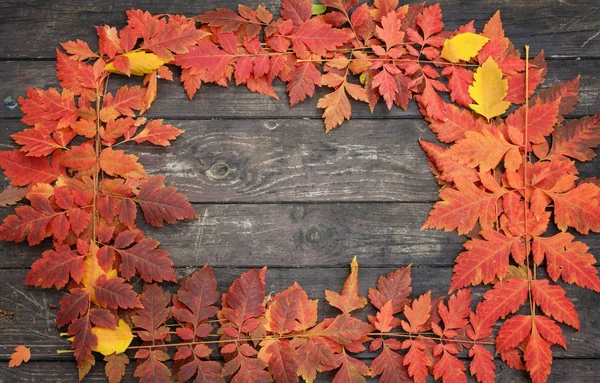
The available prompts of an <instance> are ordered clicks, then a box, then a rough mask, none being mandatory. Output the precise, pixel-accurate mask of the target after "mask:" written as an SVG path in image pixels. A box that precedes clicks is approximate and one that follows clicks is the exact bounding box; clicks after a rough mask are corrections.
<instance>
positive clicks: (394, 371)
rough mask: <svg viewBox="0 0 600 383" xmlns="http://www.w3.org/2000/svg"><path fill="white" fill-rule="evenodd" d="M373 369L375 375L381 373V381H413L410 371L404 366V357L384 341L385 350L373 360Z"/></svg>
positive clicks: (409, 382)
mask: <svg viewBox="0 0 600 383" xmlns="http://www.w3.org/2000/svg"><path fill="white" fill-rule="evenodd" d="M371 371H372V372H373V375H374V376H378V375H381V376H380V378H379V381H380V382H381V383H412V381H413V380H412V379H411V378H410V376H409V375H408V371H407V369H406V367H405V366H404V357H403V356H402V355H400V354H398V353H396V352H394V351H392V350H391V349H390V347H388V346H387V344H386V343H385V342H383V350H382V351H381V354H379V355H378V356H377V357H376V358H375V359H373V361H372V362H371Z"/></svg>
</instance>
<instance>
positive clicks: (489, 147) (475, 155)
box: [446, 127, 516, 172]
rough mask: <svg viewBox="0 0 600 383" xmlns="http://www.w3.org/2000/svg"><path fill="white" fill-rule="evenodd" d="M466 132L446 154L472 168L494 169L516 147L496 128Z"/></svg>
mask: <svg viewBox="0 0 600 383" xmlns="http://www.w3.org/2000/svg"><path fill="white" fill-rule="evenodd" d="M464 134H465V138H463V139H460V140H458V142H456V144H454V145H453V146H451V147H450V149H448V151H447V152H446V156H448V157H449V158H451V159H453V160H455V161H456V162H458V163H459V164H463V165H467V166H469V167H471V168H474V167H476V166H479V170H481V171H482V172H485V171H488V170H491V169H494V168H495V167H496V166H498V164H499V163H500V161H501V160H502V157H504V155H505V154H506V153H507V152H508V151H509V150H511V149H516V146H514V145H512V144H510V143H509V142H507V141H506V139H504V137H503V135H502V133H501V132H500V131H499V130H498V129H495V128H491V127H490V128H483V129H482V131H481V133H479V132H476V131H467V132H465V133H464Z"/></svg>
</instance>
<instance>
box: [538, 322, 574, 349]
mask: <svg viewBox="0 0 600 383" xmlns="http://www.w3.org/2000/svg"><path fill="white" fill-rule="evenodd" d="M533 321H534V323H535V327H536V329H537V330H538V331H539V332H540V335H542V337H544V339H546V340H547V341H548V342H550V343H551V344H558V345H559V346H562V347H563V348H564V349H566V348H567V343H566V342H565V337H564V336H563V334H562V330H561V328H560V327H559V326H558V325H557V324H556V322H554V321H553V320H552V319H549V318H546V317H544V316H541V315H536V316H535V317H534V318H533Z"/></svg>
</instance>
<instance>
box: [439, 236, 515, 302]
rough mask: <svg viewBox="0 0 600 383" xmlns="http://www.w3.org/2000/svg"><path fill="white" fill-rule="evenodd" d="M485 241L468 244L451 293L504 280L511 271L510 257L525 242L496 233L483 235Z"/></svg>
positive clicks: (462, 255) (454, 274)
mask: <svg viewBox="0 0 600 383" xmlns="http://www.w3.org/2000/svg"><path fill="white" fill-rule="evenodd" d="M480 234H481V236H482V237H483V239H472V240H470V241H468V242H467V243H465V245H464V246H465V248H466V249H467V251H464V252H462V253H460V255H459V256H458V258H456V265H455V266H454V268H453V270H452V271H453V274H452V283H451V285H450V291H455V290H458V289H460V288H462V287H466V286H469V285H473V286H476V285H478V284H480V283H482V282H483V283H486V284H487V283H491V282H493V281H494V280H495V279H496V278H498V279H500V280H502V279H504V277H505V276H506V272H507V271H508V265H509V260H510V253H511V252H512V251H515V248H520V247H522V243H521V240H520V239H519V238H516V237H507V236H505V235H503V234H501V233H499V232H497V231H495V230H483V231H481V233H480Z"/></svg>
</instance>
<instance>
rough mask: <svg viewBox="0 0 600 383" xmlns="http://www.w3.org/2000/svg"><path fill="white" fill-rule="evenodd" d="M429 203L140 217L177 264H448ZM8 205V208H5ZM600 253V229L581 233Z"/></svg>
mask: <svg viewBox="0 0 600 383" xmlns="http://www.w3.org/2000/svg"><path fill="white" fill-rule="evenodd" d="M430 207H431V205H430V204H395V203H394V204H389V203H385V204H380V203H366V204H363V203H356V204H302V205H299V204H253V205H246V204H236V205H212V204H205V205H196V210H197V211H198V214H199V216H200V218H199V219H197V220H189V221H184V222H181V223H178V224H176V225H168V226H165V227H164V228H162V229H157V228H151V227H149V226H148V225H146V224H143V223H142V222H139V224H140V227H141V228H142V229H143V231H144V233H145V234H146V236H149V237H152V238H155V239H157V240H159V241H160V242H161V244H162V245H161V247H162V248H163V249H165V250H167V251H168V252H169V253H170V254H171V257H172V260H173V262H174V263H175V265H176V266H177V267H187V266H193V267H198V266H202V265H204V264H209V265H211V266H219V267H227V266H230V265H234V266H244V267H262V266H265V265H266V266H269V267H343V266H346V265H347V264H348V261H349V260H350V259H352V257H354V256H357V257H358V259H359V261H360V263H361V264H362V265H363V266H368V267H394V266H396V265H399V264H414V265H416V266H436V267H446V268H448V269H450V268H451V266H452V265H453V264H454V260H455V259H456V257H457V256H458V254H459V253H460V252H461V251H462V250H463V248H462V243H463V241H464V237H459V236H457V235H456V233H455V232H451V233H445V232H443V231H438V230H427V231H420V230H419V228H420V227H421V225H422V223H423V222H424V221H425V217H426V216H427V214H428V211H429V209H430ZM8 211H9V209H3V210H2V213H4V214H7V213H8ZM578 239H579V240H581V241H583V242H584V243H586V244H587V245H588V246H590V247H591V249H590V252H591V253H592V254H595V255H596V256H598V255H600V236H599V235H589V236H581V235H580V236H578ZM49 247H50V243H49V241H46V242H44V244H43V245H41V246H36V247H29V246H27V244H26V243H19V244H15V243H8V242H1V243H0V253H2V254H3V255H2V263H1V264H0V267H1V268H5V269H7V268H27V267H30V266H31V264H32V262H33V261H34V260H35V259H37V258H39V257H40V256H41V254H42V252H43V251H44V250H47V249H48V248H49Z"/></svg>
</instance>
